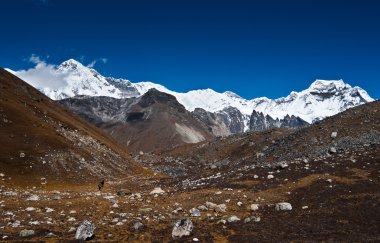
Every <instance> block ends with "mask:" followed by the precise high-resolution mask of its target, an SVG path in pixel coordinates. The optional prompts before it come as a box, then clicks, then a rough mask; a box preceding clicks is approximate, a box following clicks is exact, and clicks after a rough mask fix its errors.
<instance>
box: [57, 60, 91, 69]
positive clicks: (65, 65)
mask: <svg viewBox="0 0 380 243" xmlns="http://www.w3.org/2000/svg"><path fill="white" fill-rule="evenodd" d="M86 68H87V67H85V66H84V65H83V64H82V63H80V62H78V61H77V60H75V59H72V58H71V59H69V60H66V61H64V62H62V63H61V64H60V65H59V66H58V69H59V70H78V69H86Z"/></svg>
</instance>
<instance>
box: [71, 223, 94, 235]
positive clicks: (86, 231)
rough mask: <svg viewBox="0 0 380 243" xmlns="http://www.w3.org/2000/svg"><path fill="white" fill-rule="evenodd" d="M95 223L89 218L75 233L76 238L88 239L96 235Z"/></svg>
mask: <svg viewBox="0 0 380 243" xmlns="http://www.w3.org/2000/svg"><path fill="white" fill-rule="evenodd" d="M94 230H95V225H94V224H93V223H92V222H91V221H88V220H85V221H83V222H82V224H81V225H79V227H78V228H77V232H76V233H75V239H76V240H87V239H90V238H91V237H92V236H93V235H94Z"/></svg>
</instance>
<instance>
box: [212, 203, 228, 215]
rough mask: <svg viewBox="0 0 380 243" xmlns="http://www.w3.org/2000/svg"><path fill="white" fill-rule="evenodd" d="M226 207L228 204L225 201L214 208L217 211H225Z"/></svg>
mask: <svg viewBox="0 0 380 243" xmlns="http://www.w3.org/2000/svg"><path fill="white" fill-rule="evenodd" d="M226 209H227V206H226V204H224V203H223V204H219V205H217V206H216V207H215V208H214V210H215V212H217V213H224V212H226Z"/></svg>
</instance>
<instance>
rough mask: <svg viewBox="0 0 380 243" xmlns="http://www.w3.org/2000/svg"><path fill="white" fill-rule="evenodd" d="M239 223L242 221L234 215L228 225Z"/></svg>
mask: <svg viewBox="0 0 380 243" xmlns="http://www.w3.org/2000/svg"><path fill="white" fill-rule="evenodd" d="M238 221H240V219H239V218H238V217H237V216H235V215H232V216H231V217H229V218H228V219H227V222H228V223H235V222H238Z"/></svg>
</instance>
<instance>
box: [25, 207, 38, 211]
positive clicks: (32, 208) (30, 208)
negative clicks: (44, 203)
mask: <svg viewBox="0 0 380 243" xmlns="http://www.w3.org/2000/svg"><path fill="white" fill-rule="evenodd" d="M35 210H36V208H34V207H27V208H26V209H25V211H28V212H31V211H35Z"/></svg>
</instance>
